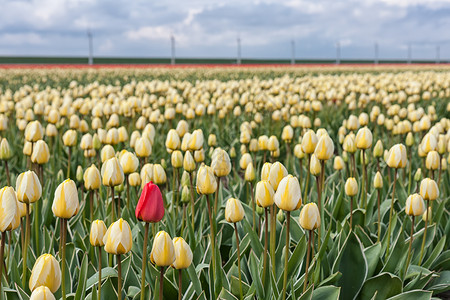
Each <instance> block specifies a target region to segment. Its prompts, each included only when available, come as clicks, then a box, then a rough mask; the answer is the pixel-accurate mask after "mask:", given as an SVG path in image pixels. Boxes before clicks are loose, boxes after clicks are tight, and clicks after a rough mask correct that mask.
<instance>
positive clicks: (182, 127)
mask: <svg viewBox="0 0 450 300" xmlns="http://www.w3.org/2000/svg"><path fill="white" fill-rule="evenodd" d="M176 131H177V133H178V135H179V136H180V138H183V137H184V135H185V133H186V132H188V131H189V124H188V123H187V122H186V120H180V121H179V122H178V124H177V128H176Z"/></svg>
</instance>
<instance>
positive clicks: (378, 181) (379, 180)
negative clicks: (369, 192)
mask: <svg viewBox="0 0 450 300" xmlns="http://www.w3.org/2000/svg"><path fill="white" fill-rule="evenodd" d="M373 187H374V188H376V189H381V188H382V187H383V177H382V176H381V173H380V172H379V171H378V172H377V173H376V174H375V177H374V179H373Z"/></svg>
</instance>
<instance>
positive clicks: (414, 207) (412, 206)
mask: <svg viewBox="0 0 450 300" xmlns="http://www.w3.org/2000/svg"><path fill="white" fill-rule="evenodd" d="M425 209H426V208H425V203H424V202H423V198H422V196H420V195H419V194H412V195H410V196H409V197H408V198H407V199H406V205H405V212H406V214H407V215H408V216H416V217H417V216H420V215H422V214H423V213H424V211H425Z"/></svg>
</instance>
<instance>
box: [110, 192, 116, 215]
mask: <svg viewBox="0 0 450 300" xmlns="http://www.w3.org/2000/svg"><path fill="white" fill-rule="evenodd" d="M111 210H112V213H111V223H112V222H115V220H116V208H115V203H114V187H113V186H111Z"/></svg>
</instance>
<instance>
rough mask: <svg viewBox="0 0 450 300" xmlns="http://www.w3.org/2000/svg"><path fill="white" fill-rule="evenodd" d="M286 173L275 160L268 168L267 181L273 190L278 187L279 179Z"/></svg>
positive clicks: (281, 165)
mask: <svg viewBox="0 0 450 300" xmlns="http://www.w3.org/2000/svg"><path fill="white" fill-rule="evenodd" d="M287 175H288V171H287V170H286V168H285V167H284V166H283V164H282V163H280V162H278V161H277V162H275V163H273V164H272V165H271V166H270V170H269V178H268V180H269V182H270V184H271V185H272V187H273V190H274V191H276V190H277V189H278V185H279V184H280V181H281V180H282V179H283V178H284V177H286V176H287Z"/></svg>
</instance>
